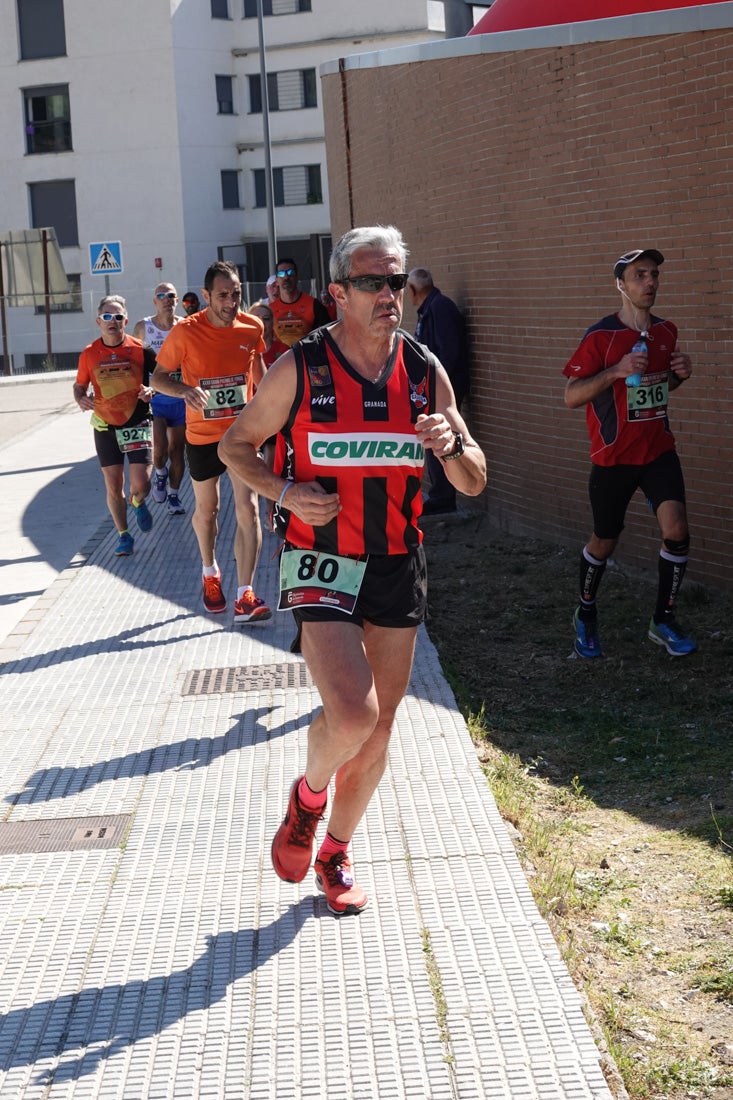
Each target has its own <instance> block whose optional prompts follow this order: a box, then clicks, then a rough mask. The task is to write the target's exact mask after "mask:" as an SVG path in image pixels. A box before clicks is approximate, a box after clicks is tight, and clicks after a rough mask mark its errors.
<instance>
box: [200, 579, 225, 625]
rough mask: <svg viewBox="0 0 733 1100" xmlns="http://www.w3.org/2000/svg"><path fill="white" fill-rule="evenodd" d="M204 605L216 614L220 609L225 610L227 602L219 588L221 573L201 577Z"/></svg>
mask: <svg viewBox="0 0 733 1100" xmlns="http://www.w3.org/2000/svg"><path fill="white" fill-rule="evenodd" d="M202 579H203V586H204V590H203V597H204V607H205V608H206V610H207V611H210V612H211V614H212V615H218V614H219V612H220V611H226V609H227V602H226V600H225V599H224V593H223V592H222V590H221V573H217V574H216V576H215V577H203V578H202Z"/></svg>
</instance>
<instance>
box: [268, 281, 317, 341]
mask: <svg viewBox="0 0 733 1100" xmlns="http://www.w3.org/2000/svg"><path fill="white" fill-rule="evenodd" d="M315 305H316V300H315V298H313V297H312V295H310V294H306V293H305V291H304V290H303V291H301V293H300V296H299V297H298V298H296V300H295V301H294V302H283V300H282V298H275V300H274V301H272V302H270V309H271V310H272V316H273V328H274V332H275V336H276V337H277V339H278V340H280V341H281V343H283V344H286V345H287V347H289V348H292V346H293V344H296V343H297V342H298V340H302V339H303V337H304V336H307V335H308V333H309V332H312V331H313V329H314V328H315V327H316V315H315Z"/></svg>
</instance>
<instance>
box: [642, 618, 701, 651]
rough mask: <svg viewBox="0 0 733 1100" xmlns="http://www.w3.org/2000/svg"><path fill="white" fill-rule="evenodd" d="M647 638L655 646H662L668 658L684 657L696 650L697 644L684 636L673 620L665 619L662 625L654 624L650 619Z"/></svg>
mask: <svg viewBox="0 0 733 1100" xmlns="http://www.w3.org/2000/svg"><path fill="white" fill-rule="evenodd" d="M649 638H650V639H651V641H652V642H655V643H656V644H657V645H663V646H664V648H665V649H666V650H667V653H669V655H670V657H686V656H687V655H688V653H694V652H695V650H696V649H697V644H696V643H695V642H694V641H693V640H692V638H688V637H687V636H686V635H685V632H684V630H683V629H682V627H681V626H680V625H679V623H677V622H675V620H674V619H667V620H666V622H663V623H655V622H654V619H651V621H650V623H649Z"/></svg>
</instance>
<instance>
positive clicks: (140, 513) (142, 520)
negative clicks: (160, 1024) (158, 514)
mask: <svg viewBox="0 0 733 1100" xmlns="http://www.w3.org/2000/svg"><path fill="white" fill-rule="evenodd" d="M130 506H131V507H132V510H133V512H134V513H135V519H136V520H137V525H138V527H139V528H140V530H141V531H149V530H150V528H151V527H152V526H153V517H152V516H151V514H150V509H149V508H148V506H147V504H146V503H145V501H144V500H143V501H142V502H141V503H140V504H133V503H132V497H130Z"/></svg>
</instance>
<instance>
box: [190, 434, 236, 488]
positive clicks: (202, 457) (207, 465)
mask: <svg viewBox="0 0 733 1100" xmlns="http://www.w3.org/2000/svg"><path fill="white" fill-rule="evenodd" d="M186 461H187V462H188V472H189V474H190V475H191V477H192V479H193V480H194V481H210V480H211V478H212V477H221V475H222V474H225V473H226V469H227V468H226V466H225V465H224V463H223V462H222V460H221V459H220V458H219V441H218V440H217V441H216V443H189V442H188V440H186Z"/></svg>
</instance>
